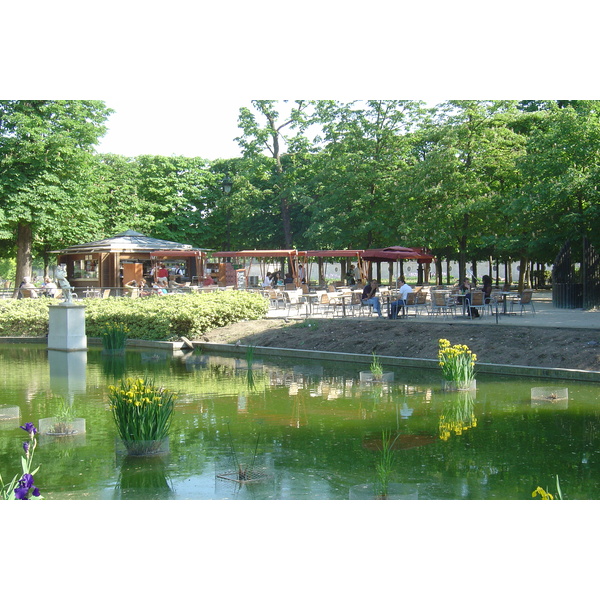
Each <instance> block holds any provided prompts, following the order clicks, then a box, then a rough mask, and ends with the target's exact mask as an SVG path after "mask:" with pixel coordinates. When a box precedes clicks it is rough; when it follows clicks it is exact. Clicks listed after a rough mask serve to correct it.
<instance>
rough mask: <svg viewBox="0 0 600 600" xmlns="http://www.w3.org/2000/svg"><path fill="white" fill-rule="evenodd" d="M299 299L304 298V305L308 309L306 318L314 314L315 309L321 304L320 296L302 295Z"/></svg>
mask: <svg viewBox="0 0 600 600" xmlns="http://www.w3.org/2000/svg"><path fill="white" fill-rule="evenodd" d="M299 298H304V299H305V300H304V302H303V304H304V305H305V307H306V316H307V317H308V315H309V314H312V312H313V307H314V306H315V305H316V304H318V302H319V294H312V293H311V294H300V296H299Z"/></svg>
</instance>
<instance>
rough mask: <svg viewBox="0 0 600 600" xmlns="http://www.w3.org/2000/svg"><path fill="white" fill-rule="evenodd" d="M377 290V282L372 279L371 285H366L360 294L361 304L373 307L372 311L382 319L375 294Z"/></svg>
mask: <svg viewBox="0 0 600 600" xmlns="http://www.w3.org/2000/svg"><path fill="white" fill-rule="evenodd" d="M378 289H379V282H378V281H377V280H376V279H373V281H371V283H368V284H367V285H366V286H365V287H364V289H363V293H362V298H361V302H362V303H363V304H368V305H370V306H372V307H373V310H374V311H375V312H376V313H377V315H378V316H379V317H383V315H382V314H381V303H380V302H379V298H377V296H376V295H375V294H377V290H378Z"/></svg>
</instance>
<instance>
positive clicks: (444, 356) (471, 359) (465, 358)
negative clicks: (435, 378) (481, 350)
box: [438, 339, 477, 386]
mask: <svg viewBox="0 0 600 600" xmlns="http://www.w3.org/2000/svg"><path fill="white" fill-rule="evenodd" d="M438 360H439V365H440V367H441V368H442V374H443V375H444V379H445V380H446V381H451V382H454V383H456V384H459V385H461V386H462V385H465V386H468V385H469V384H470V383H472V382H473V380H474V379H475V362H476V361H477V355H476V354H474V353H473V352H471V350H469V347H468V346H465V345H464V344H456V345H454V346H451V345H450V342H449V341H448V340H446V339H440V340H439V350H438Z"/></svg>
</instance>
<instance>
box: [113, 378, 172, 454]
mask: <svg viewBox="0 0 600 600" xmlns="http://www.w3.org/2000/svg"><path fill="white" fill-rule="evenodd" d="M108 393H109V403H110V409H111V411H112V415H113V418H114V420H115V425H116V426H117V431H118V433H119V437H120V438H121V440H122V441H123V444H124V445H125V447H126V448H127V451H128V453H129V454H132V455H145V454H157V453H160V452H162V451H163V449H164V445H163V442H164V441H165V440H166V439H167V437H168V435H169V428H170V426H171V418H172V416H173V409H174V405H175V394H174V393H173V392H170V391H169V390H167V389H165V388H162V387H157V386H155V385H154V382H153V381H152V380H150V379H148V378H145V379H141V378H138V379H131V378H129V379H126V380H124V381H121V382H120V383H119V384H118V385H111V386H109V388H108Z"/></svg>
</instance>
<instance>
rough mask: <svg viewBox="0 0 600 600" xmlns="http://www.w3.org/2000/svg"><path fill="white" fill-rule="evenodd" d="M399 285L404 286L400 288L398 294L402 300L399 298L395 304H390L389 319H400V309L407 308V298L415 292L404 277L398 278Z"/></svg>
mask: <svg viewBox="0 0 600 600" xmlns="http://www.w3.org/2000/svg"><path fill="white" fill-rule="evenodd" d="M398 283H401V284H402V285H401V286H400V289H399V290H398V293H399V294H400V298H398V300H396V301H395V302H392V303H391V304H390V314H389V317H388V318H390V319H397V318H398V312H399V311H400V308H403V307H405V306H406V297H407V296H408V294H410V293H411V292H412V291H413V289H412V288H411V287H410V285H408V283H406V281H405V279H404V277H398Z"/></svg>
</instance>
